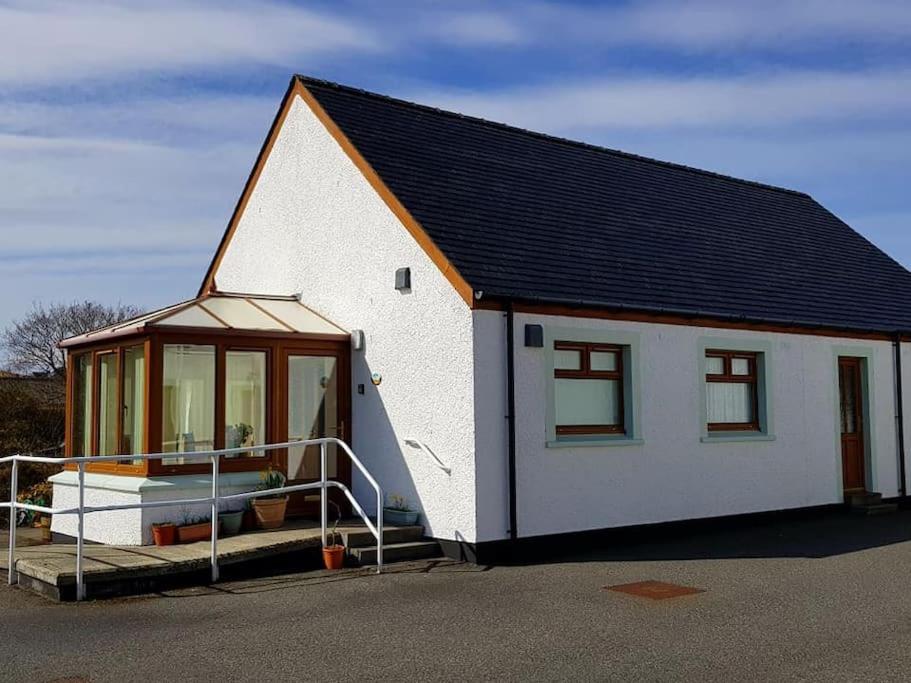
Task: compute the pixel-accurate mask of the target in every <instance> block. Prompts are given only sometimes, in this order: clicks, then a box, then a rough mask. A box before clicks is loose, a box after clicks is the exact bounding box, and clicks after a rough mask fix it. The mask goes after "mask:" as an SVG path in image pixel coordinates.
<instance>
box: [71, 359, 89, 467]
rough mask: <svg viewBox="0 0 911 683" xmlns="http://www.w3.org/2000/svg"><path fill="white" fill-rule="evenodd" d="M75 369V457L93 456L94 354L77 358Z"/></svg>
mask: <svg viewBox="0 0 911 683" xmlns="http://www.w3.org/2000/svg"><path fill="white" fill-rule="evenodd" d="M73 363H74V369H73V449H72V450H73V455H75V456H81V455H91V454H92V354H91V353H84V354H82V355H81V356H76V357H75V359H74V361H73Z"/></svg>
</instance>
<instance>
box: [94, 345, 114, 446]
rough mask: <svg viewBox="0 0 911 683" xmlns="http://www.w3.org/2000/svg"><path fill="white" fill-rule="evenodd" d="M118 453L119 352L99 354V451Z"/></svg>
mask: <svg viewBox="0 0 911 683" xmlns="http://www.w3.org/2000/svg"><path fill="white" fill-rule="evenodd" d="M116 454H117V354H115V353H105V354H104V355H100V356H98V453H97V455H116Z"/></svg>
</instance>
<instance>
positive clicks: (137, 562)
mask: <svg viewBox="0 0 911 683" xmlns="http://www.w3.org/2000/svg"><path fill="white" fill-rule="evenodd" d="M338 533H339V534H340V535H341V536H342V538H343V539H344V541H345V545H347V546H348V547H349V548H351V547H353V546H366V545H368V544H369V543H375V541H374V539H373V536H372V535H371V534H370V532H369V531H368V530H367V528H366V527H365V526H364V525H363V524H361V523H357V522H355V521H354V520H350V521H346V522H345V523H344V524H340V525H339V527H338ZM422 535H423V527H420V526H418V527H396V526H389V525H386V528H385V530H384V534H383V537H384V545H386V546H388V545H389V544H390V543H400V542H402V541H410V540H412V539H414V538H415V537H417V538H420V537H421V536H422ZM321 546H322V540H321V532H320V527H319V524H318V523H316V522H313V521H312V520H289V521H288V522H287V523H286V525H285V526H284V527H282V528H281V529H275V530H269V531H264V530H263V531H251V532H246V533H243V534H239V535H237V536H224V537H220V538H219V539H218V561H219V566H220V568H222V569H223V570H227V571H228V572H231V570H235V571H256V570H257V569H260V570H261V571H270V570H271V571H273V572H274V571H275V570H276V568H277V564H280V565H281V566H283V567H284V566H287V568H288V569H289V570H302V569H315V568H318V567H320V566H321V563H322V557H321V553H320V548H321ZM209 551H210V544H209V541H208V540H206V541H199V542H197V543H187V544H181V545H171V546H163V547H158V546H112V545H95V544H86V545H85V546H84V550H83V567H84V569H83V572H84V578H85V589H86V597H87V598H89V599H92V598H96V599H97V598H107V597H117V596H125V595H138V594H142V593H149V592H155V591H159V590H163V589H166V588H172V587H176V586H180V585H184V586H185V585H204V584H208V583H210V579H209V573H210V565H209ZM0 569H2V570H3V572H4V573H5V572H6V570H7V564H6V554H5V553H3V557H2V559H0ZM16 572H17V575H18V583H19V585H20V586H22V587H25V588H30V589H32V590H34V591H36V592H38V593H40V594H42V595H44V596H45V597H48V598H50V599H52V600H58V601H70V600H75V599H76V546H75V544H73V543H52V544H48V545H39V546H30V547H18V548H17V549H16Z"/></svg>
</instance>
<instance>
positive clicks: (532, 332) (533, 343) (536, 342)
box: [525, 325, 544, 349]
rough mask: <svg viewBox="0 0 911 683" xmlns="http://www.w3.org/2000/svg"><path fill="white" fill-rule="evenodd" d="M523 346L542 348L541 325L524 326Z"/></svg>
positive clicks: (542, 334) (542, 330)
mask: <svg viewBox="0 0 911 683" xmlns="http://www.w3.org/2000/svg"><path fill="white" fill-rule="evenodd" d="M525 346H530V347H532V348H535V349H541V348H544V328H543V327H542V326H541V325H526V326H525Z"/></svg>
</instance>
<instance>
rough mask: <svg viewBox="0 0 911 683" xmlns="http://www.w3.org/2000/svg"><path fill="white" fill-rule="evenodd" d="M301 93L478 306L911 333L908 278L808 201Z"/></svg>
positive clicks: (329, 93) (597, 150)
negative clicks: (551, 306)
mask: <svg viewBox="0 0 911 683" xmlns="http://www.w3.org/2000/svg"><path fill="white" fill-rule="evenodd" d="M300 78H301V81H302V83H303V84H304V85H305V86H306V87H307V88H308V89H309V90H310V92H311V93H312V94H313V95H314V97H315V98H316V99H317V100H318V101H319V103H320V104H321V105H322V107H323V108H324V109H325V110H326V112H327V113H328V114H329V115H330V116H331V117H332V119H333V120H334V121H335V122H336V123H337V125H338V126H339V127H340V128H341V130H342V131H343V132H344V133H345V135H347V136H348V138H349V139H350V140H351V142H352V143H353V144H354V145H355V147H357V149H358V151H359V152H360V153H361V154H362V155H363V157H364V158H365V159H366V160H367V161H368V162H369V163H370V165H371V166H373V168H374V169H375V170H376V172H377V173H378V174H379V175H380V177H381V178H382V179H383V181H384V182H385V183H386V185H387V186H388V187H389V189H390V190H391V191H392V192H393V193H394V194H395V195H396V196H397V197H398V199H399V200H400V201H401V202H402V204H403V205H404V206H405V207H406V208H407V209H408V210H409V211H410V212H411V214H412V215H413V216H414V218H415V219H416V220H417V221H418V222H419V223H420V224H421V225H422V226H423V227H424V229H425V230H426V232H427V233H428V234H429V235H430V237H431V238H432V239H433V241H434V242H435V243H436V244H437V246H438V247H439V248H440V249H441V250H442V251H443V253H444V254H445V255H446V256H447V258H449V260H450V261H451V262H452V263H453V265H454V266H455V267H456V268H457V269H458V271H459V273H461V275H462V277H464V278H465V280H466V281H467V282H468V283H469V284H470V285H471V286H472V288H473V289H474V290H475V291H479V290H480V291H482V292H483V293H484V294H483V296H484V298H492V297H493V298H506V299H513V300H521V301H537V302H548V303H560V304H569V305H582V306H596V307H606V308H616V309H632V310H640V311H651V312H667V313H677V314H683V315H701V316H710V317H718V318H725V319H728V318H736V319H744V320H749V321H761V322H769V323H781V324H796V325H807V326H820V327H827V328H838V329H852V330H867V331H879V332H887V331H888V332H891V331H896V330H901V331H911V273H909V272H908V271H907V270H905V269H904V268H903V267H902V266H901V265H899V264H898V263H896V262H895V261H894V260H892V259H891V258H890V257H889V256H887V255H886V254H885V253H883V252H882V251H880V250H879V249H878V248H877V247H875V246H874V245H873V244H871V243H870V242H869V241H867V240H866V239H864V238H863V237H862V236H860V235H859V234H858V233H856V232H855V231H854V230H852V229H851V228H850V227H849V226H848V225H846V224H845V223H843V222H842V221H841V220H839V219H838V218H837V217H836V216H834V215H833V214H832V213H830V212H829V211H827V210H826V209H825V208H823V207H822V206H820V205H819V204H818V203H817V202H816V201H814V200H813V199H812V198H811V197H809V196H808V195H806V194H802V193H800V192H794V191H791V190H785V189H781V188H776V187H771V186H768V185H763V184H760V183H755V182H750V181H745V180H738V179H735V178H730V177H727V176H723V175H719V174H715V173H710V172H707V171H701V170H698V169H694V168H689V167H686V166H680V165H677V164H671V163H666V162H661V161H655V160H653V159H647V158H644V157H639V156H635V155H632V154H627V153H623V152H618V151H614V150H610V149H604V148H601V147H595V146H592V145H587V144H583V143H579V142H573V141H569V140H564V139H560V138H555V137H550V136H547V135H543V134H539V133H533V132H529V131H526V130H522V129H518V128H513V127H510V126H506V125H503V124H499V123H492V122H490V121H484V120H481V119H477V118H472V117H468V116H462V115H459V114H454V113H450V112H445V111H440V110H438V109H434V108H431V107H426V106H422V105H417V104H413V103H409V102H404V101H401V100H396V99H392V98H389V97H385V96H382V95H376V94H373V93H368V92H365V91H362V90H356V89H353V88H348V87H345V86H340V85H337V84H334V83H328V82H325V81H320V80H315V79H311V78H306V77H300Z"/></svg>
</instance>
